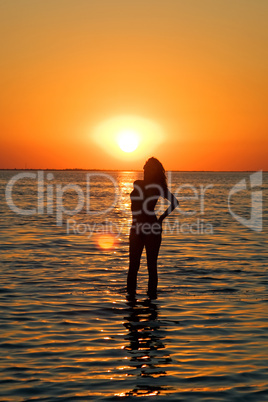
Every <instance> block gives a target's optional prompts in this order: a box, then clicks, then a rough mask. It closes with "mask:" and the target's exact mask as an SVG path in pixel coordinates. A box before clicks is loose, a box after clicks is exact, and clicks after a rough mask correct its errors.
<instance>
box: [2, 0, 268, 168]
mask: <svg viewBox="0 0 268 402" xmlns="http://www.w3.org/2000/svg"><path fill="white" fill-rule="evenodd" d="M267 15H268V1H266V0H232V1H226V0H217V1H215V0H202V1H200V0H189V1H188V0H187V1H185V0H182V1H181V0H135V1H132V0H129V1H126V0H57V1H55V0H45V1H44V0H43V1H41V0H40V1H36V0H20V1H2V2H1V3H0V33H1V35H0V38H1V39H0V40H1V46H0V53H1V65H0V69H1V74H0V81H1V98H0V108H1V115H0V129H1V150H0V152H1V159H0V168H24V167H26V166H27V167H28V168H40V169H42V168H84V169H87V168H89V169H94V168H97V169H141V168H142V167H143V162H144V159H146V158H147V157H150V156H152V155H154V156H156V157H158V158H159V159H160V160H161V162H162V163H163V165H164V166H165V168H166V169H167V170H259V169H263V170H268V158H267V150H268V146H267V145H268V135H267V128H268V121H267V120H268V110H267V94H268V78H267V77H268V68H267V67H268V53H267V46H268V25H267ZM124 115H132V116H137V117H138V118H143V119H149V120H151V121H152V122H154V123H156V124H157V125H159V126H160V127H161V129H162V132H163V142H162V143H161V144H158V145H157V146H155V147H154V133H152V134H151V141H152V143H151V145H150V144H149V145H148V146H147V148H148V151H147V153H146V155H145V154H144V153H139V150H138V149H137V151H136V154H135V157H134V153H133V155H132V156H131V155H128V154H125V155H124V157H122V155H121V154H120V152H121V151H120V150H118V152H117V151H115V152H114V154H112V153H111V152H110V153H108V152H106V149H105V146H100V144H99V143H96V142H95V141H94V130H95V128H96V127H97V126H98V125H100V124H102V122H105V121H107V120H109V119H112V118H114V117H116V116H124ZM106 148H107V147H106ZM121 153H122V152H121Z"/></svg>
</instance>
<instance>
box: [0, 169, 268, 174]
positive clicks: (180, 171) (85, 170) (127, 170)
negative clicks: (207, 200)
mask: <svg viewBox="0 0 268 402" xmlns="http://www.w3.org/2000/svg"><path fill="white" fill-rule="evenodd" d="M3 170H4V171H6V170H8V171H38V170H44V171H53V172H143V170H140V169H77V168H74V169H50V168H46V169H30V168H29V169H28V168H26V169H25V168H24V169H23V168H22V169H19V168H13V169H11V168H0V171H3ZM259 170H261V169H259ZM166 172H177V173H242V172H256V170H166ZM262 172H263V173H267V172H268V170H262Z"/></svg>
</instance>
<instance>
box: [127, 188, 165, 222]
mask: <svg viewBox="0 0 268 402" xmlns="http://www.w3.org/2000/svg"><path fill="white" fill-rule="evenodd" d="M160 194H161V189H160V187H159V185H157V184H153V183H150V184H148V183H145V182H144V180H136V181H135V182H134V189H133V191H132V192H131V194H130V199H131V211H132V220H133V223H134V224H135V223H136V222H149V223H154V222H156V221H157V217H156V214H155V211H154V209H155V206H156V203H157V201H158V199H159V197H160Z"/></svg>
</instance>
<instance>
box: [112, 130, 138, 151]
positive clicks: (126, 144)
mask: <svg viewBox="0 0 268 402" xmlns="http://www.w3.org/2000/svg"><path fill="white" fill-rule="evenodd" d="M117 143H118V145H119V147H120V148H121V149H122V151H124V152H133V151H135V150H136V149H137V148H138V146H139V136H138V134H137V133H136V132H135V131H134V130H122V131H120V132H119V133H118V136H117Z"/></svg>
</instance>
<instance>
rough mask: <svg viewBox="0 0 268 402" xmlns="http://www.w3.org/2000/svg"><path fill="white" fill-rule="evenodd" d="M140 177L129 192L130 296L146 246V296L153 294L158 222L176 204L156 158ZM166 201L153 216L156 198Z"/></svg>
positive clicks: (158, 232) (133, 294) (159, 229)
mask: <svg viewBox="0 0 268 402" xmlns="http://www.w3.org/2000/svg"><path fill="white" fill-rule="evenodd" d="M143 170H144V180H136V181H135V182H134V189H133V191H132V192H131V194H130V198H131V211H132V226H131V229H130V235H129V271H128V277H127V292H128V294H129V296H130V297H134V296H135V294H136V287H137V274H138V270H139V267H140V259H141V255H142V251H143V248H144V246H145V249H146V257H147V267H148V273H149V281H148V293H147V294H148V296H149V297H150V298H156V297H157V281H158V278H157V257H158V252H159V248H160V245H161V239H162V222H163V220H164V219H165V218H166V217H167V216H168V215H169V214H170V213H171V212H172V211H173V209H175V208H176V207H177V206H178V204H179V203H178V201H177V199H176V198H175V197H174V195H173V194H171V192H170V191H169V190H168V187H167V181H166V175H165V169H164V168H163V165H162V163H161V162H159V160H158V159H156V158H150V159H148V160H147V162H146V163H145V165H144V167H143ZM161 196H162V197H163V198H166V199H167V200H169V202H170V205H169V207H168V208H167V209H166V211H165V212H164V213H163V214H162V215H161V216H160V217H159V218H157V216H156V214H155V211H154V208H155V205H156V203H157V201H158V199H159V197H161Z"/></svg>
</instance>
